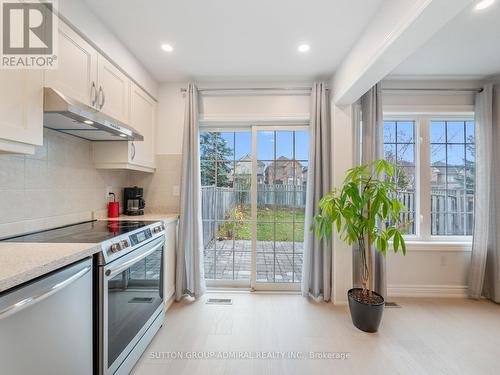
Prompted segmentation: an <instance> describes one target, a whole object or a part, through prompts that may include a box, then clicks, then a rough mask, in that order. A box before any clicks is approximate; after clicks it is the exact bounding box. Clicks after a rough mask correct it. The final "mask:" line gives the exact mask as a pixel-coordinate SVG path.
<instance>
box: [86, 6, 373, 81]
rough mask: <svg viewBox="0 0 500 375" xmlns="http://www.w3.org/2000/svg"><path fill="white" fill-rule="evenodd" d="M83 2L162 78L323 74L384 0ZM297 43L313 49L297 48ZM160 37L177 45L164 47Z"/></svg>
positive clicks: (281, 77)
mask: <svg viewBox="0 0 500 375" xmlns="http://www.w3.org/2000/svg"><path fill="white" fill-rule="evenodd" d="M85 1H86V2H87V4H88V6H89V7H90V8H91V9H92V10H93V12H94V13H95V14H96V15H97V16H98V17H99V18H100V19H101V20H102V21H103V23H104V24H106V25H107V26H108V27H109V28H110V29H111V31H112V32H113V33H114V34H115V35H116V36H117V37H118V38H119V39H121V41H122V42H123V43H124V44H125V45H126V46H127V47H128V48H129V49H130V51H131V52H132V53H133V54H134V55H135V56H137V57H138V59H139V60H140V61H141V62H142V63H143V64H144V66H145V67H146V68H147V69H148V70H149V71H150V72H151V73H152V74H153V75H154V77H155V78H156V79H157V80H159V81H181V80H184V79H187V78H193V79H197V80H222V79H224V80H231V79H234V80H236V79H238V80H241V79H259V80H272V81H279V80H285V79H286V80H296V81H300V80H311V79H314V78H326V77H328V76H330V75H331V74H332V73H333V72H334V71H335V69H336V68H337V67H338V65H339V64H340V62H341V61H342V59H343V58H344V57H345V55H346V54H347V53H348V52H349V50H350V48H351V47H352V45H353V44H354V43H355V42H356V40H357V39H358V37H359V35H360V34H361V33H362V31H363V29H364V28H365V26H366V25H367V23H368V22H369V21H370V19H371V18H372V16H373V15H374V14H375V12H376V10H377V8H378V7H379V5H380V4H381V2H382V0H148V1H137V0H106V1H102V0H85ZM300 42H308V43H309V44H310V45H311V50H310V51H309V52H308V53H306V54H303V55H301V54H299V53H298V52H297V45H298V44H299V43H300ZM162 43H170V44H172V45H173V46H174V47H175V50H174V52H173V53H171V54H169V53H166V52H164V51H162V50H161V49H160V45H161V44H162Z"/></svg>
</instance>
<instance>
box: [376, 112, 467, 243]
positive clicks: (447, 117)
mask: <svg viewBox="0 0 500 375" xmlns="http://www.w3.org/2000/svg"><path fill="white" fill-rule="evenodd" d="M398 120H399V121H405V120H406V121H414V122H415V181H416V183H415V185H416V187H417V189H416V191H415V234H412V235H405V236H404V238H405V239H406V240H407V241H409V242H418V243H425V242H428V243H440V244H443V243H463V244H469V243H471V242H472V236H465V235H460V236H451V235H431V168H430V150H431V142H430V124H431V122H432V121H453V120H456V121H475V119H474V113H470V112H460V113H458V112H457V113H448V112H446V113H444V112H435V113H427V112H426V113H414V112H412V113H408V112H406V113H405V112H401V113H396V112H390V113H388V112H384V121H398Z"/></svg>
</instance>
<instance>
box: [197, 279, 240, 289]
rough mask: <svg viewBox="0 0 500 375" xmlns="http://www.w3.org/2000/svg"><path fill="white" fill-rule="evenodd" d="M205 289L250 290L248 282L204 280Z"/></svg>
mask: <svg viewBox="0 0 500 375" xmlns="http://www.w3.org/2000/svg"><path fill="white" fill-rule="evenodd" d="M206 285H207V288H212V289H213V288H242V289H247V290H248V289H250V280H223V279H217V280H210V279H208V280H206Z"/></svg>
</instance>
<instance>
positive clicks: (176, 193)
mask: <svg viewBox="0 0 500 375" xmlns="http://www.w3.org/2000/svg"><path fill="white" fill-rule="evenodd" d="M172 194H173V196H174V197H178V196H179V195H181V188H180V187H179V185H174V187H173V188H172Z"/></svg>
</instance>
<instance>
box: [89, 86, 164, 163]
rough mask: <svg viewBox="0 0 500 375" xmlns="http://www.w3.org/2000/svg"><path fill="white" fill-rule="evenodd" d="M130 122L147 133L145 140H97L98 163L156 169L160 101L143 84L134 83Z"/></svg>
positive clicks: (95, 149)
mask: <svg viewBox="0 0 500 375" xmlns="http://www.w3.org/2000/svg"><path fill="white" fill-rule="evenodd" d="M130 86H131V87H130V116H129V121H128V124H129V125H130V126H131V127H132V128H134V130H136V131H137V132H138V133H139V134H141V135H142V136H143V137H144V140H143V141H133V142H95V143H94V144H93V150H94V166H95V167H96V168H97V169H130V170H136V171H142V172H154V171H155V149H154V134H155V122H156V102H155V101H154V100H153V99H151V97H150V96H149V95H148V94H147V93H146V92H144V91H143V90H142V89H141V88H140V87H139V86H137V85H136V84H135V83H133V82H131V84H130Z"/></svg>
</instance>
